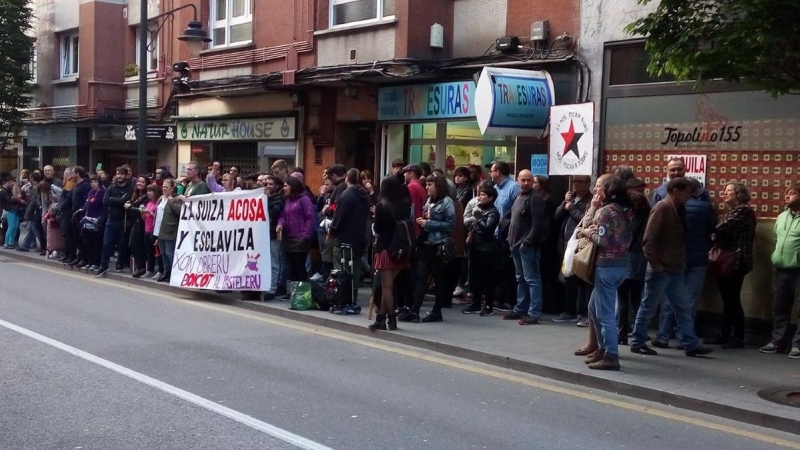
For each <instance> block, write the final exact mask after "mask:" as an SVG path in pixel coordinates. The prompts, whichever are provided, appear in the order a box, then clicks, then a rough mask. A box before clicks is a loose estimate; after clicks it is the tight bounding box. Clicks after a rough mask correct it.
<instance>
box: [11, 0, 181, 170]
mask: <svg viewBox="0 0 800 450" xmlns="http://www.w3.org/2000/svg"><path fill="white" fill-rule="evenodd" d="M149 7H150V13H149V15H150V16H155V15H157V14H158V13H159V3H158V2H151V4H150V5H149ZM138 11H139V2H138V1H130V2H119V1H99V0H98V1H78V0H59V1H53V0H51V1H40V2H35V3H34V16H35V18H34V24H33V25H34V26H33V30H34V33H35V37H36V44H35V53H34V55H35V56H34V57H35V63H34V64H32V66H31V67H32V71H33V98H32V102H31V107H30V108H29V109H28V110H27V113H28V119H27V120H26V124H25V125H26V126H25V131H24V133H23V137H24V138H25V140H24V150H23V154H22V158H21V164H22V166H23V167H28V168H31V167H41V166H42V165H45V164H52V165H53V166H55V167H56V169H58V170H60V169H63V168H65V167H67V166H69V165H75V164H78V165H82V166H84V167H87V168H92V169H94V168H96V167H98V164H102V167H105V168H112V169H113V167H116V166H119V165H122V164H130V165H131V166H132V167H135V166H136V160H137V155H136V140H135V139H136V138H135V136H136V135H135V133H136V129H135V127H134V124H135V123H136V114H137V111H138V107H139V104H138V84H137V83H138V73H139V70H140V68H139V66H138V64H137V61H138V60H139V57H138V46H137V42H138V24H139V14H138ZM157 26H158V24H155V23H154V24H153V25H152V31H151V36H148V42H149V44H148V55H147V67H146V68H144V70H146V71H147V79H148V82H147V108H148V123H149V124H148V132H147V135H148V141H147V147H148V148H147V167H148V171H151V172H152V171H155V168H156V166H158V165H170V164H171V165H174V164H175V157H176V154H175V142H174V139H172V138H170V137H169V136H170V133H169V127H171V126H172V127H174V124H172V123H170V122H169V116H170V104H169V103H170V93H171V92H172V68H171V65H172V63H171V61H172V60H173V58H174V56H175V55H176V54H177V53H178V42H177V41H175V42H174V43H173V42H171V41H163V40H161V39H160V38H159V37H158V34H157V33H156V27H157ZM172 26H173V25H172V24H170V23H164V24H163V29H166V30H169V29H171V28H172ZM151 127H152V128H151Z"/></svg>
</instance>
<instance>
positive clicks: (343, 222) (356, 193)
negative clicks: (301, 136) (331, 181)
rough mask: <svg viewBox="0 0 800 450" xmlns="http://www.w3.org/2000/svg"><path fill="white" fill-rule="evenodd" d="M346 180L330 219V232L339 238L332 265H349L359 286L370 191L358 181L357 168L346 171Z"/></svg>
mask: <svg viewBox="0 0 800 450" xmlns="http://www.w3.org/2000/svg"><path fill="white" fill-rule="evenodd" d="M345 183H346V186H347V188H346V189H345V190H344V192H342V195H341V196H340V197H339V198H338V200H337V202H336V211H335V212H334V214H333V221H332V222H331V235H332V236H333V237H334V238H335V239H336V245H335V246H334V248H333V268H334V269H337V270H343V269H344V268H345V267H348V269H347V271H348V272H350V273H351V274H352V275H353V279H354V280H355V281H356V285H357V283H358V281H360V280H361V255H363V254H364V250H366V248H367V235H366V233H364V226H365V224H366V223H367V220H368V219H369V208H370V206H372V202H371V201H370V199H369V193H368V192H367V190H366V189H364V186H362V185H361V183H360V182H359V172H358V169H350V170H348V171H347V175H346V176H345ZM343 245H344V246H349V247H350V250H347V249H342V246H343ZM351 251H352V253H351ZM351 255H352V259H351ZM354 295H355V293H354Z"/></svg>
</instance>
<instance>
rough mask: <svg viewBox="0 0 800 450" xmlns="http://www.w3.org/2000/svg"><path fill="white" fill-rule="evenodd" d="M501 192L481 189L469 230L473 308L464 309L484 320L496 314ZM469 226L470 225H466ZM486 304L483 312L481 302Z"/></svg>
mask: <svg viewBox="0 0 800 450" xmlns="http://www.w3.org/2000/svg"><path fill="white" fill-rule="evenodd" d="M496 199H497V190H496V189H495V188H494V187H492V186H491V185H489V186H480V187H479V189H478V204H477V205H476V207H475V209H473V211H472V218H473V219H472V220H470V222H469V225H468V226H467V228H468V229H469V235H468V236H467V251H468V252H469V259H470V267H469V290H470V294H471V297H472V304H471V305H469V306H467V307H466V308H464V309H462V310H461V312H462V313H464V314H474V313H478V312H479V313H480V315H481V316H491V315H492V314H494V285H495V283H494V280H495V274H494V271H495V267H496V265H497V255H498V251H499V247H498V246H497V239H496V238H495V235H494V233H495V231H496V230H497V224H498V223H500V212H499V211H497V208H495V206H494V201H495V200H496ZM465 225H466V223H465ZM483 296H486V303H485V305H484V306H483V309H481V299H482V297H483Z"/></svg>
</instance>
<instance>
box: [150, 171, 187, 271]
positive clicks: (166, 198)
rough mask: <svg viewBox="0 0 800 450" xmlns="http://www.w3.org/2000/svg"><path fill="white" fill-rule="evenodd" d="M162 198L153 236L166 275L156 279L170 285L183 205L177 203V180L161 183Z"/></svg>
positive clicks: (169, 179)
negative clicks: (156, 241) (155, 239)
mask: <svg viewBox="0 0 800 450" xmlns="http://www.w3.org/2000/svg"><path fill="white" fill-rule="evenodd" d="M161 190H162V194H163V195H162V196H161V198H160V199H159V200H158V206H157V207H156V220H155V223H154V225H153V236H155V237H156V238H157V240H158V251H159V253H161V259H162V261H163V263H164V273H163V274H162V275H161V276H160V277H158V278H157V279H156V281H158V282H159V283H169V279H170V276H171V275H172V261H173V257H174V256H175V241H176V240H177V239H178V223H179V221H180V215H181V205H180V203H178V202H177V201H175V179H174V178H166V179H164V181H163V182H162V183H161Z"/></svg>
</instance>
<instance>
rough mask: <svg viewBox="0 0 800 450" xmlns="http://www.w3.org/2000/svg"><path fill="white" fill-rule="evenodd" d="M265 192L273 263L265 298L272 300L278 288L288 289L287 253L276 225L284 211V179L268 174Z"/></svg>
mask: <svg viewBox="0 0 800 450" xmlns="http://www.w3.org/2000/svg"><path fill="white" fill-rule="evenodd" d="M264 184H265V186H264V192H265V193H266V194H267V211H268V213H269V239H270V240H269V251H270V261H271V263H272V282H271V283H270V288H269V290H268V291H267V292H265V293H264V296H263V299H264V300H265V301H266V300H272V299H273V298H275V296H276V295H278V290H279V289H280V287H281V286H282V287H283V289H286V276H287V268H288V267H287V265H286V261H285V259H286V255H285V254H284V253H283V250H282V246H281V241H280V239H278V233H277V232H276V231H275V227H276V226H277V225H278V217H280V215H281V212H283V204H284V203H285V199H284V198H283V180H281V179H280V178H279V177H278V176H276V175H267V177H266V181H265V183H264Z"/></svg>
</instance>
